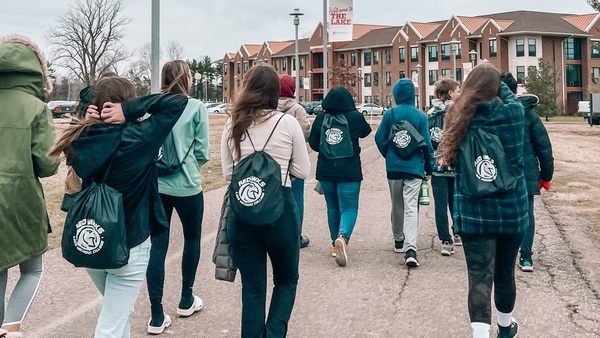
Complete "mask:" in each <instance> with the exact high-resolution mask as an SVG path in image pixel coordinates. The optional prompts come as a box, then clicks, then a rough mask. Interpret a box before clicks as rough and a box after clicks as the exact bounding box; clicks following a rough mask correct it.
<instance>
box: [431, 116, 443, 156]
mask: <svg viewBox="0 0 600 338" xmlns="http://www.w3.org/2000/svg"><path fill="white" fill-rule="evenodd" d="M444 114H445V113H444V112H436V113H434V114H433V115H432V116H431V117H430V118H428V119H427V124H428V126H429V138H430V139H431V145H432V146H433V150H437V148H438V146H439V145H440V143H441V142H442V135H443V131H444Z"/></svg>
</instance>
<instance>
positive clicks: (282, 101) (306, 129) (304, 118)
mask: <svg viewBox="0 0 600 338" xmlns="http://www.w3.org/2000/svg"><path fill="white" fill-rule="evenodd" d="M277 110H278V111H280V112H282V113H286V114H290V115H292V116H293V117H295V118H296V120H298V123H299V124H300V127H301V128H302V133H303V134H304V140H308V136H309V135H310V122H309V121H308V115H306V110H305V109H304V108H303V107H302V106H301V105H300V104H299V103H298V102H296V100H294V99H293V98H289V97H281V98H279V104H278V105H277Z"/></svg>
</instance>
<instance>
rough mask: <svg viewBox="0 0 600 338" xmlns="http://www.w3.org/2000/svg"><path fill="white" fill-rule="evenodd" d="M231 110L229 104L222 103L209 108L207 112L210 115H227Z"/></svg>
mask: <svg viewBox="0 0 600 338" xmlns="http://www.w3.org/2000/svg"><path fill="white" fill-rule="evenodd" d="M229 108H231V107H230V105H229V103H220V104H218V105H216V106H214V107H210V108H207V109H206V110H207V111H208V112H209V113H215V114H224V113H226V110H227V109H229Z"/></svg>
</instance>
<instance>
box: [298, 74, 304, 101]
mask: <svg viewBox="0 0 600 338" xmlns="http://www.w3.org/2000/svg"><path fill="white" fill-rule="evenodd" d="M298 81H299V83H298V85H299V86H300V89H304V77H303V76H300V79H299V80H298ZM300 101H302V100H300Z"/></svg>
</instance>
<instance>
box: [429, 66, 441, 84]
mask: <svg viewBox="0 0 600 338" xmlns="http://www.w3.org/2000/svg"><path fill="white" fill-rule="evenodd" d="M438 76H439V75H438V70H437V69H434V70H430V71H429V85H430V86H433V85H434V84H435V81H437V80H438Z"/></svg>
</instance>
